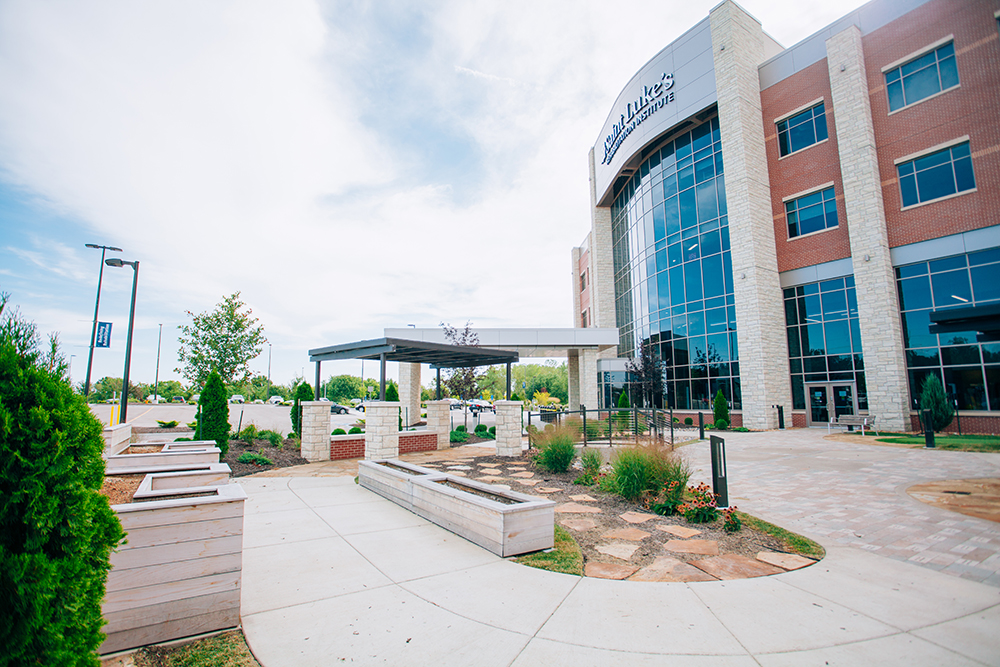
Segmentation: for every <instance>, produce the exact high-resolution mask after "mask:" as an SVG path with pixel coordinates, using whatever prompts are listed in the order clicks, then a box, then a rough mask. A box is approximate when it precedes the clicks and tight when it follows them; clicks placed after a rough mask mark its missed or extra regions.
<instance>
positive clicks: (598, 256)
mask: <svg viewBox="0 0 1000 667" xmlns="http://www.w3.org/2000/svg"><path fill="white" fill-rule="evenodd" d="M588 158H589V160H590V209H591V231H590V251H589V253H590V278H589V280H590V288H589V289H590V312H591V314H592V315H593V324H592V326H595V327H604V328H614V327H616V326H618V324H617V322H616V317H615V260H614V254H613V252H612V248H611V209H610V208H607V207H601V206H598V205H597V192H596V190H595V189H594V188H595V187H596V183H597V176H596V172H595V165H594V149H593V148H591V149H590V154H589V155H588ZM577 278H578V279H579V276H577ZM575 289H576V290H579V289H580V287H579V285H577V287H576V288H575ZM574 293H575V290H574ZM577 317H579V314H577ZM601 355H602V356H601V358H602V359H604V358H606V359H614V358H616V357H617V356H618V354H617V351H616V350H615V349H614V348H611V349H609V350H607V351H605V352H602V353H601ZM594 382H597V375H596V370H595V375H594ZM595 395H596V394H595ZM595 407H596V404H595Z"/></svg>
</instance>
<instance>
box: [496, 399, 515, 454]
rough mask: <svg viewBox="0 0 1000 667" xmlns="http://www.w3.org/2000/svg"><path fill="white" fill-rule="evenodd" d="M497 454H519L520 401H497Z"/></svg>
mask: <svg viewBox="0 0 1000 667" xmlns="http://www.w3.org/2000/svg"><path fill="white" fill-rule="evenodd" d="M495 405H496V408H497V422H496V428H497V439H496V443H497V456H520V455H521V402H520V401H497V402H496V403H495Z"/></svg>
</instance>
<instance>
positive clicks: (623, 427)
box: [615, 391, 632, 431]
mask: <svg viewBox="0 0 1000 667" xmlns="http://www.w3.org/2000/svg"><path fill="white" fill-rule="evenodd" d="M618 407H619V408H630V407H632V404H631V403H629V400H628V392H625V391H623V392H622V393H621V394H620V395H619V396H618ZM615 424H616V428H617V429H618V431H627V430H628V424H629V413H628V412H627V411H626V410H619V411H618V414H616V415H615Z"/></svg>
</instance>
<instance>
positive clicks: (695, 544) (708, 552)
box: [663, 540, 719, 556]
mask: <svg viewBox="0 0 1000 667" xmlns="http://www.w3.org/2000/svg"><path fill="white" fill-rule="evenodd" d="M663 548H664V549H666V550H667V551H673V552H674V553H676V554H699V555H702V556H718V555H719V543H718V542H716V541H715V540H670V541H669V542H667V543H666V544H665V545H663Z"/></svg>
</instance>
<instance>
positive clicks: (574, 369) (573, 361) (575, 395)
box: [524, 352, 596, 410]
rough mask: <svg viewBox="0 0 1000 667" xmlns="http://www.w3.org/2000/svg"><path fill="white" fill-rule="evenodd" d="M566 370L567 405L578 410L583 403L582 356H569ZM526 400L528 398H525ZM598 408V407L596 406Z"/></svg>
mask: <svg viewBox="0 0 1000 667" xmlns="http://www.w3.org/2000/svg"><path fill="white" fill-rule="evenodd" d="M566 361H567V363H566V370H567V372H568V377H567V379H568V381H569V382H568V385H569V386H568V393H569V397H568V400H567V404H568V405H569V408H570V410H576V408H577V406H578V405H580V403H583V398H582V397H581V396H580V389H581V387H580V356H579V355H574V354H573V353H572V352H571V353H570V354H569V358H568V359H567V360H566ZM524 398H525V399H527V398H528V397H527V396H525V397H524ZM595 407H596V406H595Z"/></svg>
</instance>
